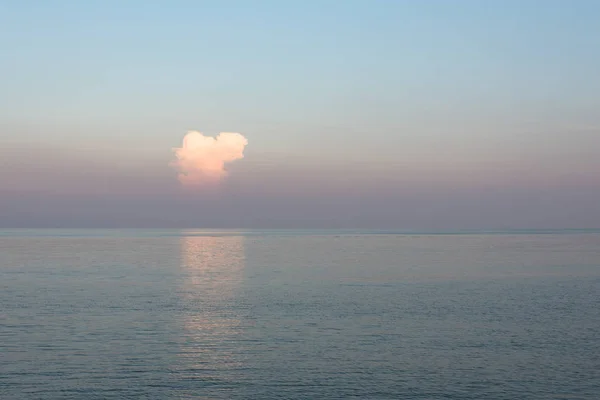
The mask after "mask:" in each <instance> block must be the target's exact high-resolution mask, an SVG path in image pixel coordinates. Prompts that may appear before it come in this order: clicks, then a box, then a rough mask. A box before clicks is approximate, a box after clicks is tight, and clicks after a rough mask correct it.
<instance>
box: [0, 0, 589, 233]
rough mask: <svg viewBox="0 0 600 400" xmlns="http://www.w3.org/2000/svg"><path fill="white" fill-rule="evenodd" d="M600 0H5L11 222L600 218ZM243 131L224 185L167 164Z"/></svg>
mask: <svg viewBox="0 0 600 400" xmlns="http://www.w3.org/2000/svg"><path fill="white" fill-rule="evenodd" d="M598 21H600V2H598V1H583V0H580V1H572V2H568V1H542V0H540V1H523V0H520V1H476V0H473V1H466V0H464V1H459V0H457V1H452V2H450V1H444V0H439V1H433V0H430V1H401V0H361V1H358V0H345V1H342V0H339V1H333V0H319V1H317V0H307V1H297V2H291V1H275V0H273V1H259V0H255V1H249V0H247V1H226V0H219V1H216V0H215V1H192V0H190V1H182V0H180V1H168V2H167V1H140V0H121V1H110V0H103V1H50V0H48V1H42V0H39V1H33V0H19V1H16V0H14V1H0V48H1V49H2V52H0V76H2V80H1V82H2V84H1V85H0V226H5V227H46V226H48V227H50V226H52V227H80V226H81V227H112V226H115V227H116V226H118V227H198V228H202V227H288V228H294V227H299V228H303V227H326V228H327V227H330V228H343V227H364V228H399V229H415V230H420V229H427V230H429V229H440V230H448V229H467V228H485V229H492V228H586V227H587V228H589V227H600V79H599V72H598V71H600V24H599V23H598ZM188 130H199V131H202V132H204V133H205V134H209V135H216V134H218V133H219V132H222V131H226V132H241V133H242V134H244V135H245V136H246V137H247V138H248V142H249V144H248V146H247V148H246V150H245V158H244V159H243V160H240V161H237V162H236V163H235V164H231V166H230V168H229V170H230V175H229V176H228V177H227V179H225V180H224V181H223V182H222V183H221V185H220V187H218V188H214V187H212V188H205V190H196V191H194V192H190V191H182V190H181V187H180V185H179V182H178V181H177V177H176V172H175V171H174V170H173V169H172V168H169V167H168V164H169V162H170V161H171V160H172V159H173V153H172V151H171V149H172V148H173V147H178V146H181V140H182V138H183V136H184V135H185V133H186V132H187V131H188Z"/></svg>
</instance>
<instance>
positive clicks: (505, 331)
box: [0, 229, 600, 400]
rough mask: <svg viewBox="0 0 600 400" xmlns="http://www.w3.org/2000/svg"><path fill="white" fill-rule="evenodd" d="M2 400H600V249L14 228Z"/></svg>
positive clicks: (2, 293) (506, 242) (546, 237)
mask: <svg viewBox="0 0 600 400" xmlns="http://www.w3.org/2000/svg"><path fill="white" fill-rule="evenodd" d="M0 399H2V400H9V399H19V400H20V399H431V400H434V399H435V400H437V399H440V400H441V399H446V400H447V399H456V400H467V399H478V400H479V399H485V400H500V399H506V400H509V399H510V400H513V399H540V400H542V399H543V400H547V399H572V400H575V399H579V400H584V399H585V400H598V399H600V231H594V230H569V231H562V230H554V231H488V232H478V231H464V232H443V233H436V232H402V231H361V230H352V231H348V230H343V231H339V230H338V231H334V230H328V231H316V230H313V231H306V230H303V231H297V230H183V231H181V230H34V229H32V230H0Z"/></svg>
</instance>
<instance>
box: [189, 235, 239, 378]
mask: <svg viewBox="0 0 600 400" xmlns="http://www.w3.org/2000/svg"><path fill="white" fill-rule="evenodd" d="M243 241H244V238H243V237H183V238H182V239H181V252H182V254H181V256H182V257H181V260H182V261H181V263H182V268H183V270H184V271H183V276H184V282H183V287H182V288H181V294H182V296H181V300H182V301H183V303H184V309H185V314H184V321H183V328H184V332H185V333H184V341H183V343H182V346H183V347H182V353H181V357H182V364H181V366H180V367H181V368H184V371H182V372H184V373H185V374H189V376H190V377H196V378H200V379H207V378H208V379H217V377H218V379H223V373H224V372H226V371H232V370H235V369H238V368H239V367H240V365H241V360H240V357H239V356H237V355H236V350H238V347H239V336H240V333H241V330H242V327H241V324H240V316H239V309H240V308H239V291H240V288H241V283H242V280H243V273H244V242H243Z"/></svg>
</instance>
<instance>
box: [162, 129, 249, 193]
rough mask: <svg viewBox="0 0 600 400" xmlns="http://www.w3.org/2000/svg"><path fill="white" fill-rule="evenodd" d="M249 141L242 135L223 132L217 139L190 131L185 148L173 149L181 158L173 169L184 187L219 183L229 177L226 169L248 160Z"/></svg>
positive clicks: (176, 161) (184, 140)
mask: <svg viewBox="0 0 600 400" xmlns="http://www.w3.org/2000/svg"><path fill="white" fill-rule="evenodd" d="M247 144H248V140H247V139H246V138H245V137H244V136H242V135H241V134H239V133H233V132H221V133H219V135H217V137H211V136H204V135H203V134H202V133H201V132H198V131H189V132H188V133H187V134H186V135H185V137H184V138H183V146H182V147H178V148H175V149H173V151H174V152H175V155H176V157H177V159H176V160H174V161H173V162H172V163H171V166H172V167H174V168H175V169H176V170H177V171H178V179H179V181H180V182H181V183H182V184H183V185H184V186H195V185H203V184H207V183H216V182H219V181H220V180H221V179H223V178H224V177H225V176H227V170H226V169H225V165H226V164H227V163H230V162H232V161H235V160H239V159H241V158H244V148H245V147H246V145H247Z"/></svg>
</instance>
